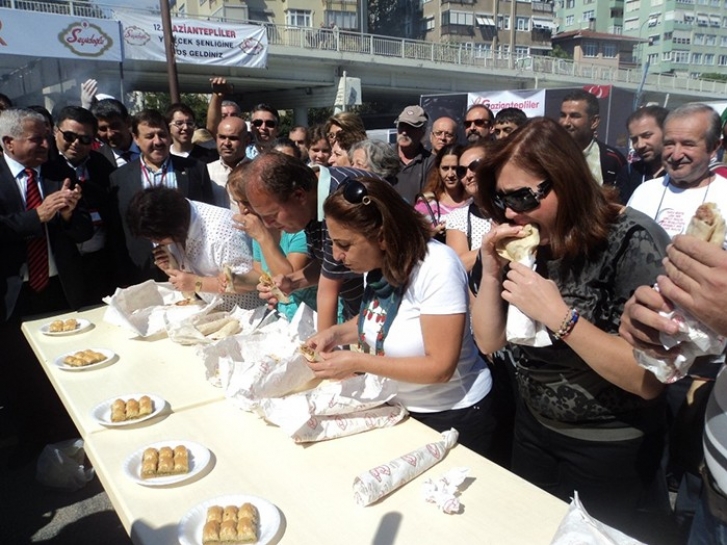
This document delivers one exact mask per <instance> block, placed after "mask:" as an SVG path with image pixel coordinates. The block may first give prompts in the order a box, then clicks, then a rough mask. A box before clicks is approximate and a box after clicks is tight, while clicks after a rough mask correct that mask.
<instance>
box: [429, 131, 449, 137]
mask: <svg viewBox="0 0 727 545" xmlns="http://www.w3.org/2000/svg"><path fill="white" fill-rule="evenodd" d="M432 134H433V135H434V136H436V137H437V138H441V137H445V138H454V134H452V133H451V132H448V131H434V132H432Z"/></svg>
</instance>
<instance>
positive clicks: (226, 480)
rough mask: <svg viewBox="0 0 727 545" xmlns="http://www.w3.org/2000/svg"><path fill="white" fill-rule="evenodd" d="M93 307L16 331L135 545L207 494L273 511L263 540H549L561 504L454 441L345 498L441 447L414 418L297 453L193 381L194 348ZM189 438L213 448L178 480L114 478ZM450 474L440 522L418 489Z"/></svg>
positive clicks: (171, 526) (196, 368)
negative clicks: (144, 451) (100, 355)
mask: <svg viewBox="0 0 727 545" xmlns="http://www.w3.org/2000/svg"><path fill="white" fill-rule="evenodd" d="M103 312H104V309H103V308H97V309H93V310H90V311H85V312H81V313H71V314H66V315H62V316H59V318H66V317H80V318H85V319H88V320H90V321H91V322H92V323H93V324H94V327H93V328H92V329H90V330H89V331H87V332H84V333H79V334H77V335H72V336H67V337H48V336H46V335H43V334H42V333H41V332H40V328H41V326H42V325H44V324H47V323H48V322H49V321H50V320H49V319H47V318H46V319H43V320H37V321H28V322H25V323H24V324H23V331H24V333H25V335H26V337H27V338H28V341H29V342H30V344H31V346H32V347H33V350H34V351H35V353H36V355H37V357H38V359H39V361H40V363H41V364H42V366H43V368H44V370H45V372H46V373H47V374H48V377H49V379H50V380H51V382H52V383H53V386H54V387H55V388H56V390H57V392H58V394H59V396H60V398H61V400H62V401H63V403H64V405H65V407H66V409H67V410H68V412H69V414H70V415H71V417H72V418H73V420H74V422H75V424H76V426H77V427H78V429H79V431H80V433H81V435H82V438H83V439H84V441H85V449H86V454H87V455H88V457H89V459H90V460H91V462H92V463H93V466H94V467H95V469H96V472H97V474H98V476H99V478H100V480H101V482H102V484H103V486H104V488H105V489H106V492H107V493H108V495H109V498H110V499H111V502H112V503H113V505H114V508H115V509H116V511H117V513H118V515H119V518H120V519H121V522H122V523H123V525H124V527H125V528H126V530H127V532H129V535H130V536H131V539H132V541H133V542H134V543H137V544H144V545H157V544H168V543H176V542H177V526H178V523H179V521H180V519H182V517H184V516H185V514H187V513H188V512H189V511H190V510H191V509H192V508H193V507H195V506H196V505H198V504H199V503H201V502H203V501H205V500H208V499H210V498H214V497H217V496H224V495H231V494H249V495H253V496H259V497H262V498H265V499H267V500H269V501H270V502H272V503H273V504H275V505H276V506H277V507H278V509H279V511H280V513H281V515H282V525H281V529H280V530H279V532H278V534H277V536H276V537H275V538H274V540H273V543H276V542H282V543H294V544H297V545H307V544H310V545H328V544H342V543H345V544H351V545H357V544H362V545H363V544H373V545H393V544H405V545H408V544H420V543H421V544H425V543H458V544H487V543H492V544H498V545H501V544H508V543H512V544H525V543H527V544H529V545H531V544H532V545H537V544H547V543H550V541H551V539H552V536H553V534H554V533H555V530H556V528H557V526H558V524H559V523H560V520H561V519H562V518H563V516H564V515H565V513H566V510H567V505H566V504H565V503H563V502H562V501H560V500H558V499H556V498H554V497H553V496H551V495H549V494H547V493H545V492H543V491H541V490H540V489H538V488H536V487H534V486H532V485H531V484H529V483H527V482H525V481H524V480H522V479H520V478H519V477H517V476H515V475H513V474H512V473H510V472H508V471H506V470H504V469H502V468H501V467H499V466H497V465H496V464H493V463H491V462H490V461H488V460H487V459H485V458H483V457H481V456H479V455H477V454H475V453H473V452H472V451H470V450H468V449H467V448H465V447H463V446H461V445H458V446H456V447H455V448H454V449H452V450H451V451H450V452H449V454H448V455H447V456H446V458H445V459H444V460H443V461H442V462H440V463H439V464H438V465H436V466H435V467H434V468H432V469H430V470H429V471H428V472H426V473H425V474H424V475H422V476H420V477H418V478H417V479H416V480H414V481H412V482H411V483H409V484H407V485H405V486H404V487H402V488H400V489H399V490H397V491H395V492H394V493H392V494H391V495H389V496H388V497H386V498H384V499H382V500H380V501H379V502H377V503H376V504H374V505H371V506H368V507H360V506H358V505H356V504H355V503H354V500H353V492H352V483H353V479H354V477H355V476H356V475H358V474H359V473H361V472H363V471H366V470H368V469H370V468H372V467H375V466H377V465H380V464H383V463H386V462H388V461H389V460H392V459H394V458H397V457H399V456H401V455H402V454H405V453H407V452H409V451H411V450H413V449H415V448H418V447H420V446H422V445H424V444H426V443H430V442H432V441H436V440H438V439H439V438H440V436H439V434H438V433H437V432H435V431H434V430H432V429H430V428H428V427H427V426H424V425H422V424H421V423H419V422H417V421H415V420H413V419H411V418H410V419H407V420H406V421H404V422H402V423H400V424H398V425H396V426H394V427H392V428H386V429H377V430H373V431H370V432H367V433H363V434H359V435H354V436H350V437H344V438H340V439H335V440H332V441H325V442H320V443H314V444H309V445H305V446H304V445H297V444H295V443H293V441H292V440H291V439H290V438H288V437H286V436H285V434H284V433H283V432H282V431H281V430H280V429H278V428H276V427H274V426H272V425H269V424H267V423H266V422H265V421H263V420H262V419H260V418H258V417H257V416H256V415H254V414H251V413H246V412H243V411H241V410H239V409H237V408H235V407H234V406H233V405H232V403H230V402H229V401H228V400H227V399H225V396H224V392H223V391H222V390H221V389H218V388H215V387H213V386H211V385H210V384H209V383H208V382H207V381H206V380H205V369H204V365H203V364H202V362H201V359H200V358H199V357H197V356H196V355H195V348H194V347H189V346H181V345H178V344H175V343H173V342H172V341H170V340H169V339H168V338H166V337H159V336H157V337H155V338H154V339H141V338H138V337H136V336H135V335H134V334H133V333H131V332H129V331H126V330H123V329H121V328H118V327H116V326H112V325H109V324H106V323H104V322H103ZM85 348H107V349H111V350H113V351H114V352H115V353H116V354H118V356H119V358H118V361H116V362H115V363H114V364H112V365H109V366H107V367H101V368H98V369H89V370H85V371H78V372H69V371H65V370H62V369H60V368H58V367H57V366H56V365H55V364H54V361H55V359H56V358H57V357H58V356H59V355H61V354H64V353H67V352H70V351H75V350H81V349H85ZM136 392H143V393H153V394H156V395H159V396H161V397H163V398H164V399H165V400H166V401H167V403H168V406H167V408H166V410H165V411H164V412H163V414H162V415H160V416H158V417H156V418H154V419H152V420H150V421H148V422H146V423H140V424H137V425H134V426H131V427H124V428H106V427H103V426H101V425H100V424H98V423H97V422H96V421H95V420H94V419H93V418H92V416H91V411H92V409H93V408H94V407H95V406H96V405H97V404H99V403H101V402H103V401H105V400H107V399H110V398H114V397H116V396H119V395H124V394H129V393H136ZM165 440H171V441H185V440H187V441H194V442H196V443H200V444H202V445H204V446H205V447H207V448H208V449H209V450H210V451H211V453H212V461H211V464H210V467H211V469H208V470H207V472H206V473H203V474H201V475H199V476H196V477H195V478H193V479H191V480H189V481H187V482H185V483H179V484H178V485H173V486H168V487H160V488H151V487H147V486H141V485H139V484H137V483H136V482H134V481H132V480H131V479H130V478H129V477H128V475H126V474H125V473H124V470H123V467H124V463H125V461H126V460H127V458H128V457H129V456H130V455H131V454H132V453H134V452H136V451H138V450H139V449H140V448H143V447H145V446H147V445H149V444H151V443H154V442H158V441H165ZM456 467H468V468H469V469H470V472H469V476H470V478H469V479H468V480H467V481H466V483H465V486H466V488H465V490H464V492H463V493H462V495H461V497H460V501H461V502H462V505H463V512H461V513H460V514H456V515H445V514H443V513H441V512H439V511H438V510H437V508H436V507H435V506H434V505H433V504H429V503H426V502H425V501H424V500H423V499H422V495H421V488H422V482H423V481H424V480H425V479H426V478H428V477H437V476H439V475H441V474H442V473H444V472H446V471H448V470H450V469H452V468H456Z"/></svg>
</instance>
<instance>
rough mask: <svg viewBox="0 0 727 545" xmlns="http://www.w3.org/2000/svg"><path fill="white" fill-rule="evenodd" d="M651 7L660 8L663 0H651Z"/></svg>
mask: <svg viewBox="0 0 727 545" xmlns="http://www.w3.org/2000/svg"><path fill="white" fill-rule="evenodd" d="M651 5H652V6H662V5H664V0H651Z"/></svg>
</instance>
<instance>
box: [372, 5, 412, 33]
mask: <svg viewBox="0 0 727 545" xmlns="http://www.w3.org/2000/svg"><path fill="white" fill-rule="evenodd" d="M367 9H368V16H369V21H368V22H369V25H368V26H369V33H371V34H380V35H382V36H397V37H400V38H411V39H417V38H421V37H422V36H421V33H422V7H421V3H420V2H419V0H370V1H369V2H368V8H367Z"/></svg>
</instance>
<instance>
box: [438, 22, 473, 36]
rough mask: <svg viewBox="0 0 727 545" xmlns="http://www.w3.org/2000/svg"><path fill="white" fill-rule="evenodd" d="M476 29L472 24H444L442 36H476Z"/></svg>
mask: <svg viewBox="0 0 727 545" xmlns="http://www.w3.org/2000/svg"><path fill="white" fill-rule="evenodd" d="M474 35H475V29H474V27H473V26H471V25H451V24H446V25H442V36H470V37H472V36H474Z"/></svg>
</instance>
